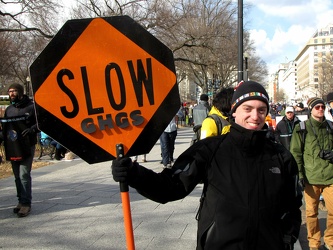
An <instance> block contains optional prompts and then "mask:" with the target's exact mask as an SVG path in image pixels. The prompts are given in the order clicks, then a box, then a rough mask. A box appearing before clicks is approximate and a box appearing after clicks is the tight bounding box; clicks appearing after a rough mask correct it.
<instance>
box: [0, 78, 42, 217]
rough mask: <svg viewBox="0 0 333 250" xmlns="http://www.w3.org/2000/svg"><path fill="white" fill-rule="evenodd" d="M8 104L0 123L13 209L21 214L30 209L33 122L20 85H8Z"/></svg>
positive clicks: (27, 98) (31, 110)
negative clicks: (14, 194)
mask: <svg viewBox="0 0 333 250" xmlns="http://www.w3.org/2000/svg"><path fill="white" fill-rule="evenodd" d="M8 95H9V99H10V103H11V105H9V106H8V107H7V108H6V110H5V115H4V118H2V119H1V122H2V129H3V130H2V138H3V140H4V146H5V152H6V159H7V160H9V161H10V162H11V164H12V169H13V173H14V177H15V185H16V191H17V197H18V204H17V206H16V207H15V208H14V209H13V212H14V213H16V214H17V215H18V217H25V216H27V215H28V214H29V213H30V210H31V199H32V194H31V193H32V191H31V168H32V161H33V158H34V154H35V146H36V143H37V131H38V129H37V125H36V116H35V108H34V104H33V102H32V100H30V99H29V97H28V96H27V95H24V89H23V86H22V85H21V84H11V85H10V86H9V88H8Z"/></svg>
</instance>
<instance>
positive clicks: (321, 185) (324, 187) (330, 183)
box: [290, 97, 333, 250]
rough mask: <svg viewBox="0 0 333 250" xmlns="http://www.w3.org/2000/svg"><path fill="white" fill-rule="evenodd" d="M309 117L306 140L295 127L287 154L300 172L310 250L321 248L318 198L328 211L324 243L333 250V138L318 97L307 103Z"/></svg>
mask: <svg viewBox="0 0 333 250" xmlns="http://www.w3.org/2000/svg"><path fill="white" fill-rule="evenodd" d="M307 104H308V108H309V112H310V118H309V119H308V120H306V121H305V129H306V132H305V141H303V137H302V134H303V133H301V127H300V124H298V125H296V126H295V129H294V132H293V135H292V137H291V143H290V152H291V153H292V155H293V156H294V158H295V160H296V162H297V165H298V170H299V178H300V180H299V182H300V185H301V186H302V187H303V189H304V200H305V210H306V227H307V233H308V241H309V247H310V249H311V250H315V249H319V248H320V247H321V232H320V227H319V221H318V206H319V200H320V195H321V194H322V195H323V197H324V199H325V205H326V208H327V210H328V212H327V219H326V230H325V232H324V242H325V245H326V248H328V249H330V250H332V249H333V196H332V193H333V164H332V159H333V155H332V154H333V152H332V146H333V145H332V141H333V135H332V131H331V128H330V125H329V124H328V122H330V121H327V120H326V119H325V116H324V111H325V103H324V101H323V99H321V98H318V97H313V98H310V99H309V100H308V102H307Z"/></svg>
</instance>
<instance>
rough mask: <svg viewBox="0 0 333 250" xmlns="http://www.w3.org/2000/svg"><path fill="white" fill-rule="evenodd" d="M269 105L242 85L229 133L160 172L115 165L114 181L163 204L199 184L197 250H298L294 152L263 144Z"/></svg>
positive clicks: (250, 85) (255, 89)
mask: <svg viewBox="0 0 333 250" xmlns="http://www.w3.org/2000/svg"><path fill="white" fill-rule="evenodd" d="M268 100H269V97H268V94H267V92H266V90H265V89H264V87H263V86H262V85H261V84H259V83H256V82H252V81H248V82H243V83H242V84H241V85H239V86H238V87H237V89H236V91H235V92H234V95H233V98H232V106H231V114H232V117H233V118H234V121H230V123H231V128H230V132H229V133H227V134H225V135H221V136H213V137H209V138H206V139H203V140H199V141H198V142H197V143H195V144H193V146H191V147H189V148H188V149H187V150H186V151H185V152H183V153H182V154H181V155H180V156H179V157H178V158H177V160H176V162H175V164H174V165H173V166H172V168H171V169H169V168H166V169H164V170H163V171H162V172H160V173H157V172H154V171H153V170H151V169H147V168H145V167H143V166H141V165H139V164H138V163H137V162H134V163H133V162H132V160H131V159H130V158H128V157H124V158H122V159H116V160H114V161H113V162H112V166H111V169H112V174H113V179H114V180H115V181H116V182H127V183H128V184H129V185H130V186H131V187H133V188H135V189H136V190H137V191H138V192H139V193H140V194H141V195H143V196H145V197H147V198H149V199H151V200H153V201H155V202H159V203H167V202H170V201H175V200H179V199H183V198H184V197H186V196H187V195H189V194H190V193H191V192H192V191H193V189H194V188H195V187H196V185H197V184H198V183H200V182H201V181H202V182H203V183H204V187H203V194H202V196H201V199H200V201H201V204H200V206H199V211H198V214H197V219H198V230H197V250H202V249H223V250H234V249H249V250H252V249H253V250H258V249H260V250H261V249H269V250H282V249H283V250H284V249H285V250H287V249H288V250H290V249H293V244H294V243H295V241H296V240H297V237H298V234H299V229H300V225H301V211H300V206H301V205H302V194H301V192H298V190H299V189H297V185H295V183H297V181H298V178H297V177H298V175H297V173H298V170H297V165H296V162H295V160H294V158H293V157H292V155H291V153H290V152H289V151H288V150H287V149H285V148H284V147H283V146H282V145H280V144H278V143H274V142H272V141H270V140H268V139H267V138H266V132H267V130H266V129H267V125H266V124H265V117H266V115H267V113H268V109H269V104H268Z"/></svg>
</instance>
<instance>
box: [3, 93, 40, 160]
mask: <svg viewBox="0 0 333 250" xmlns="http://www.w3.org/2000/svg"><path fill="white" fill-rule="evenodd" d="M1 123H2V138H3V140H4V144H5V149H6V159H7V160H10V159H12V158H13V159H14V158H15V157H16V156H15V155H17V156H18V158H17V159H20V157H21V156H22V157H23V158H24V157H26V156H29V155H30V154H31V147H33V146H34V145H35V144H36V143H37V132H38V129H37V121H36V114H35V108H34V103H33V101H32V100H30V98H29V97H28V96H27V95H23V98H22V99H21V100H19V101H18V102H16V103H13V104H11V105H9V106H8V107H7V108H6V110H5V114H4V118H2V119H1ZM25 129H29V130H30V131H29V133H27V135H26V136H22V132H23V131H24V130H25Z"/></svg>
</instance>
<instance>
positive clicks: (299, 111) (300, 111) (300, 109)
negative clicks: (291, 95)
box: [295, 102, 309, 116]
mask: <svg viewBox="0 0 333 250" xmlns="http://www.w3.org/2000/svg"><path fill="white" fill-rule="evenodd" d="M295 115H296V116H297V115H309V113H308V109H307V108H305V107H304V104H303V103H301V102H299V103H297V104H296V107H295Z"/></svg>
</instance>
